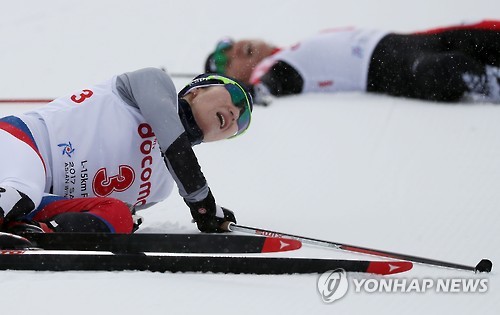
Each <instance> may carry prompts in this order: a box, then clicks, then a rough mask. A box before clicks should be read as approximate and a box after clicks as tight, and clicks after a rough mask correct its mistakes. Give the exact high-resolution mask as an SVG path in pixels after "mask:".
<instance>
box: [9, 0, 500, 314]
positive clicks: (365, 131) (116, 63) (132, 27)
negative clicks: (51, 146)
mask: <svg viewBox="0 0 500 315" xmlns="http://www.w3.org/2000/svg"><path fill="white" fill-rule="evenodd" d="M499 12H500V2H498V1H491V0H476V1H463V0H458V1H453V2H450V1H449V0H421V1H417V2H411V3H409V2H407V1H396V0H377V1H369V0H353V1H348V2H346V1H343V2H339V1H324V0H323V1H320V0H310V1H295V0H290V1H268V0H253V1H248V2H237V1H229V0H215V1H203V2H202V1H180V0H165V1H153V0H144V1H117V0H114V1H97V0H88V1H67V0H66V1H63V0H60V1H56V0H46V1H27V0H19V1H5V2H4V3H3V4H2V9H1V10H0V47H1V49H0V69H1V70H0V98H50V97H57V96H59V95H63V94H66V93H68V92H69V91H72V90H75V89H79V88H82V87H85V86H86V85H88V84H92V83H97V82H100V81H103V80H105V79H107V78H109V77H111V76H112V75H114V74H119V73H123V72H126V71H130V70H135V69H139V68H143V67H147V66H154V67H159V66H164V67H166V68H167V69H168V70H169V71H170V72H172V73H173V72H177V73H178V72H187V73H197V72H200V71H201V69H202V67H203V64H204V60H205V57H206V55H207V53H208V52H209V51H210V50H211V49H212V48H213V46H214V45H215V42H216V41H217V40H218V39H220V38H221V37H223V36H232V37H235V38H242V37H245V38H257V37H259V38H264V39H266V40H268V41H271V42H274V43H276V44H279V45H287V44H292V43H294V42H296V41H298V40H299V39H301V38H304V37H307V36H309V35H311V34H314V33H315V32H317V31H320V30H322V29H326V28H332V27H341V26H350V25H354V26H362V27H373V28H381V29H387V30H394V31H405V32H406V31H413V30H420V29H426V28H431V27H434V26H443V25H448V24H450V23H457V22H461V21H476V20H480V19H484V18H492V19H494V18H496V19H499V18H500V15H499ZM175 83H176V85H177V86H178V87H179V88H181V87H182V86H183V84H185V83H187V80H186V79H176V80H175ZM34 106H40V104H36V105H33V104H31V105H28V104H2V105H0V108H1V109H0V113H1V114H2V116H5V115H9V114H15V113H20V112H24V111H26V110H28V109H30V108H33V107H34ZM195 151H196V152H197V154H198V158H199V161H200V163H201V165H202V167H203V171H204V173H205V175H206V177H207V179H208V181H209V184H210V186H211V188H212V190H213V192H214V195H215V197H216V198H217V201H218V203H219V204H221V205H223V206H226V207H228V208H230V209H233V210H235V213H236V215H237V218H238V220H239V222H240V223H241V224H245V225H251V226H259V227H262V228H268V229H274V230H280V231H284V232H288V233H294V234H299V235H304V236H310V237H315V238H320V239H326V240H332V241H336V242H342V243H347V244H353V245H359V246H366V247H373V248H377V249H383V250H388V251H395V252H401V253H406V254H413V255H417V256H424V257H430V258H435V259H441V260H446V261H452V262H457V263H462V264H466V265H475V264H476V263H477V262H478V261H479V260H480V259H481V258H490V259H491V260H492V261H493V263H494V266H493V272H492V273H491V274H488V275H485V274H480V275H474V274H473V273H469V272H464V271H455V270H450V269H443V268H435V267H428V266H423V265H415V266H414V268H413V270H411V271H410V272H408V273H405V274H401V275H395V276H392V277H395V278H405V279H408V280H411V279H427V278H430V279H441V278H442V279H451V278H472V279H476V278H481V279H482V278H486V279H488V281H489V282H488V288H489V289H488V292H486V293H481V294H480V293H453V294H452V293H436V292H432V291H428V292H425V293H415V292H413V293H372V294H368V293H355V292H354V291H353V288H352V287H351V288H350V291H349V292H348V294H347V295H346V296H345V297H344V298H342V299H341V300H339V301H336V302H334V303H332V304H325V303H323V302H322V300H321V298H320V295H319V294H318V292H317V289H316V282H317V279H318V276H317V275H289V276H252V275H221V274H195V273H190V274H171V273H151V272H59V273H58V272H16V271H2V272H0V300H1V301H2V311H1V313H2V314H33V313H37V314H106V313H107V314H168V313H170V314H180V313H183V314H202V313H203V314H216V313H228V312H230V313H233V314H255V313H264V314H267V313H282V314H304V313H309V314H332V313H337V314H499V313H500V302H499V301H500V292H499V286H500V285H499V281H498V279H499V278H498V272H497V271H496V270H497V269H496V268H495V267H496V266H498V265H496V266H495V262H497V263H498V261H500V251H499V249H498V247H499V245H500V232H499V222H500V106H498V105H493V104H486V103H483V104H470V103H462V104H456V105H445V104H436V103H430V102H423V101H417V100H408V99H403V98H393V97H388V96H382V95H367V94H363V93H343V94H336V95H326V94H323V95H321V94H316V95H301V96H293V97H287V98H282V99H279V100H275V101H274V102H273V103H272V104H271V106H270V107H267V108H263V107H256V108H255V110H254V115H253V122H252V126H251V128H250V130H249V131H248V132H247V133H246V134H245V135H244V136H242V137H238V138H237V139H234V140H230V141H229V140H228V141H223V142H219V143H213V144H205V145H201V146H199V147H197V148H196V149H195ZM4 154H5V153H4ZM142 215H143V216H144V217H145V223H144V226H143V228H142V230H141V231H142V232H177V233H198V232H197V230H196V228H195V226H194V225H193V224H191V223H190V215H189V212H188V209H187V208H186V206H185V205H184V203H183V202H182V200H181V198H180V197H178V195H177V194H176V193H175V192H174V194H173V195H172V196H171V198H169V200H167V201H165V202H164V203H161V204H158V205H156V206H154V207H153V208H151V209H148V210H145V211H143V212H142ZM274 256H307V257H330V258H349V259H371V258H372V257H369V256H368V257H367V256H363V255H358V254H349V253H345V252H342V251H336V250H325V249H318V248H311V247H304V248H302V249H301V250H299V251H296V252H291V253H280V254H275V255H274ZM349 278H350V280H352V279H353V278H356V279H363V278H365V279H367V278H369V279H380V278H381V277H377V276H367V275H363V274H351V275H349Z"/></svg>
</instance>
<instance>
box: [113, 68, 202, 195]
mask: <svg viewBox="0 0 500 315" xmlns="http://www.w3.org/2000/svg"><path fill="white" fill-rule="evenodd" d="M116 87H117V91H118V94H119V95H120V97H121V98H122V99H123V100H124V101H125V103H127V104H128V105H130V106H132V107H135V108H138V109H139V111H140V112H141V114H142V115H143V116H144V118H145V120H146V121H147V122H148V124H149V125H150V126H151V128H152V129H153V131H154V133H155V135H156V138H157V140H158V143H159V145H160V148H161V151H162V153H163V156H164V159H165V164H166V166H167V168H168V170H169V172H170V173H171V174H172V177H173V178H174V180H175V181H176V183H177V186H178V188H179V194H180V195H181V196H182V197H183V198H184V199H186V200H187V201H189V202H197V201H200V200H203V199H204V198H205V197H206V196H207V195H208V192H209V188H208V184H207V181H206V179H205V177H204V175H203V173H202V171H201V167H200V165H199V163H198V160H197V158H196V155H195V153H194V151H193V149H192V148H191V143H190V141H189V139H188V137H187V134H186V131H185V129H184V126H183V125H182V123H181V121H180V119H179V115H178V112H177V110H178V109H177V93H176V90H175V86H174V83H173V82H172V80H171V79H170V77H169V76H168V75H167V74H166V73H165V72H163V71H161V70H160V69H156V68H146V69H141V70H137V71H134V72H128V73H124V74H122V75H119V76H118V77H117V81H116Z"/></svg>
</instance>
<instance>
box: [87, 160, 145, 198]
mask: <svg viewBox="0 0 500 315" xmlns="http://www.w3.org/2000/svg"><path fill="white" fill-rule="evenodd" d="M134 180H135V172H134V169H133V168H131V167H130V166H128V165H120V166H119V167H118V175H114V176H108V173H107V171H106V169H105V168H101V169H99V170H98V171H97V172H96V174H95V176H94V180H93V181H92V189H93V190H94V194H95V195H96V196H99V197H106V196H108V195H110V194H111V193H112V192H121V191H125V190H127V189H128V188H129V187H130V186H131V185H132V184H133V183H134Z"/></svg>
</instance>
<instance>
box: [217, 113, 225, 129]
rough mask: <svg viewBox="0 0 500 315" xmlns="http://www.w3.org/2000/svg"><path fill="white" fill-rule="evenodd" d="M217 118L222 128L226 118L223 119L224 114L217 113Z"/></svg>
mask: <svg viewBox="0 0 500 315" xmlns="http://www.w3.org/2000/svg"><path fill="white" fill-rule="evenodd" d="M217 118H219V122H220V129H222V128H224V126H226V120H225V119H224V116H222V114H221V113H217Z"/></svg>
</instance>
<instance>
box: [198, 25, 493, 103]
mask: <svg viewBox="0 0 500 315" xmlns="http://www.w3.org/2000/svg"><path fill="white" fill-rule="evenodd" d="M499 67H500V21H482V22H480V23H476V24H468V25H458V26H451V27H446V28H439V29H433V30H428V31H424V32H419V33H413V34H395V33H388V32H384V31H378V30H367V29H356V28H344V29H334V30H329V31H325V32H322V33H320V34H317V35H316V36H313V37H311V38H309V39H307V40H304V41H302V42H299V43H297V44H295V45H293V46H291V47H289V48H283V49H280V48H277V47H275V46H273V45H270V44H267V43H265V42H263V41H260V40H241V41H236V42H235V41H233V40H231V39H224V40H222V41H220V42H219V43H218V44H217V47H216V49H215V51H214V52H213V53H211V54H210V55H209V57H208V58H207V60H206V63H205V71H206V72H217V73H221V74H227V75H229V76H231V77H234V78H236V79H238V80H240V81H241V82H243V83H246V84H247V85H248V86H250V87H251V89H252V93H253V94H254V101H255V103H261V104H265V103H266V100H268V99H269V96H270V95H273V96H283V95H290V94H299V93H306V92H338V91H368V92H376V93H384V94H389V95H394V96H404V97H411V98H418V99H424V100H433V101H445V102H455V101H459V100H461V99H463V98H464V97H467V98H469V99H471V100H481V101H490V102H496V103H498V102H500V69H499Z"/></svg>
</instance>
